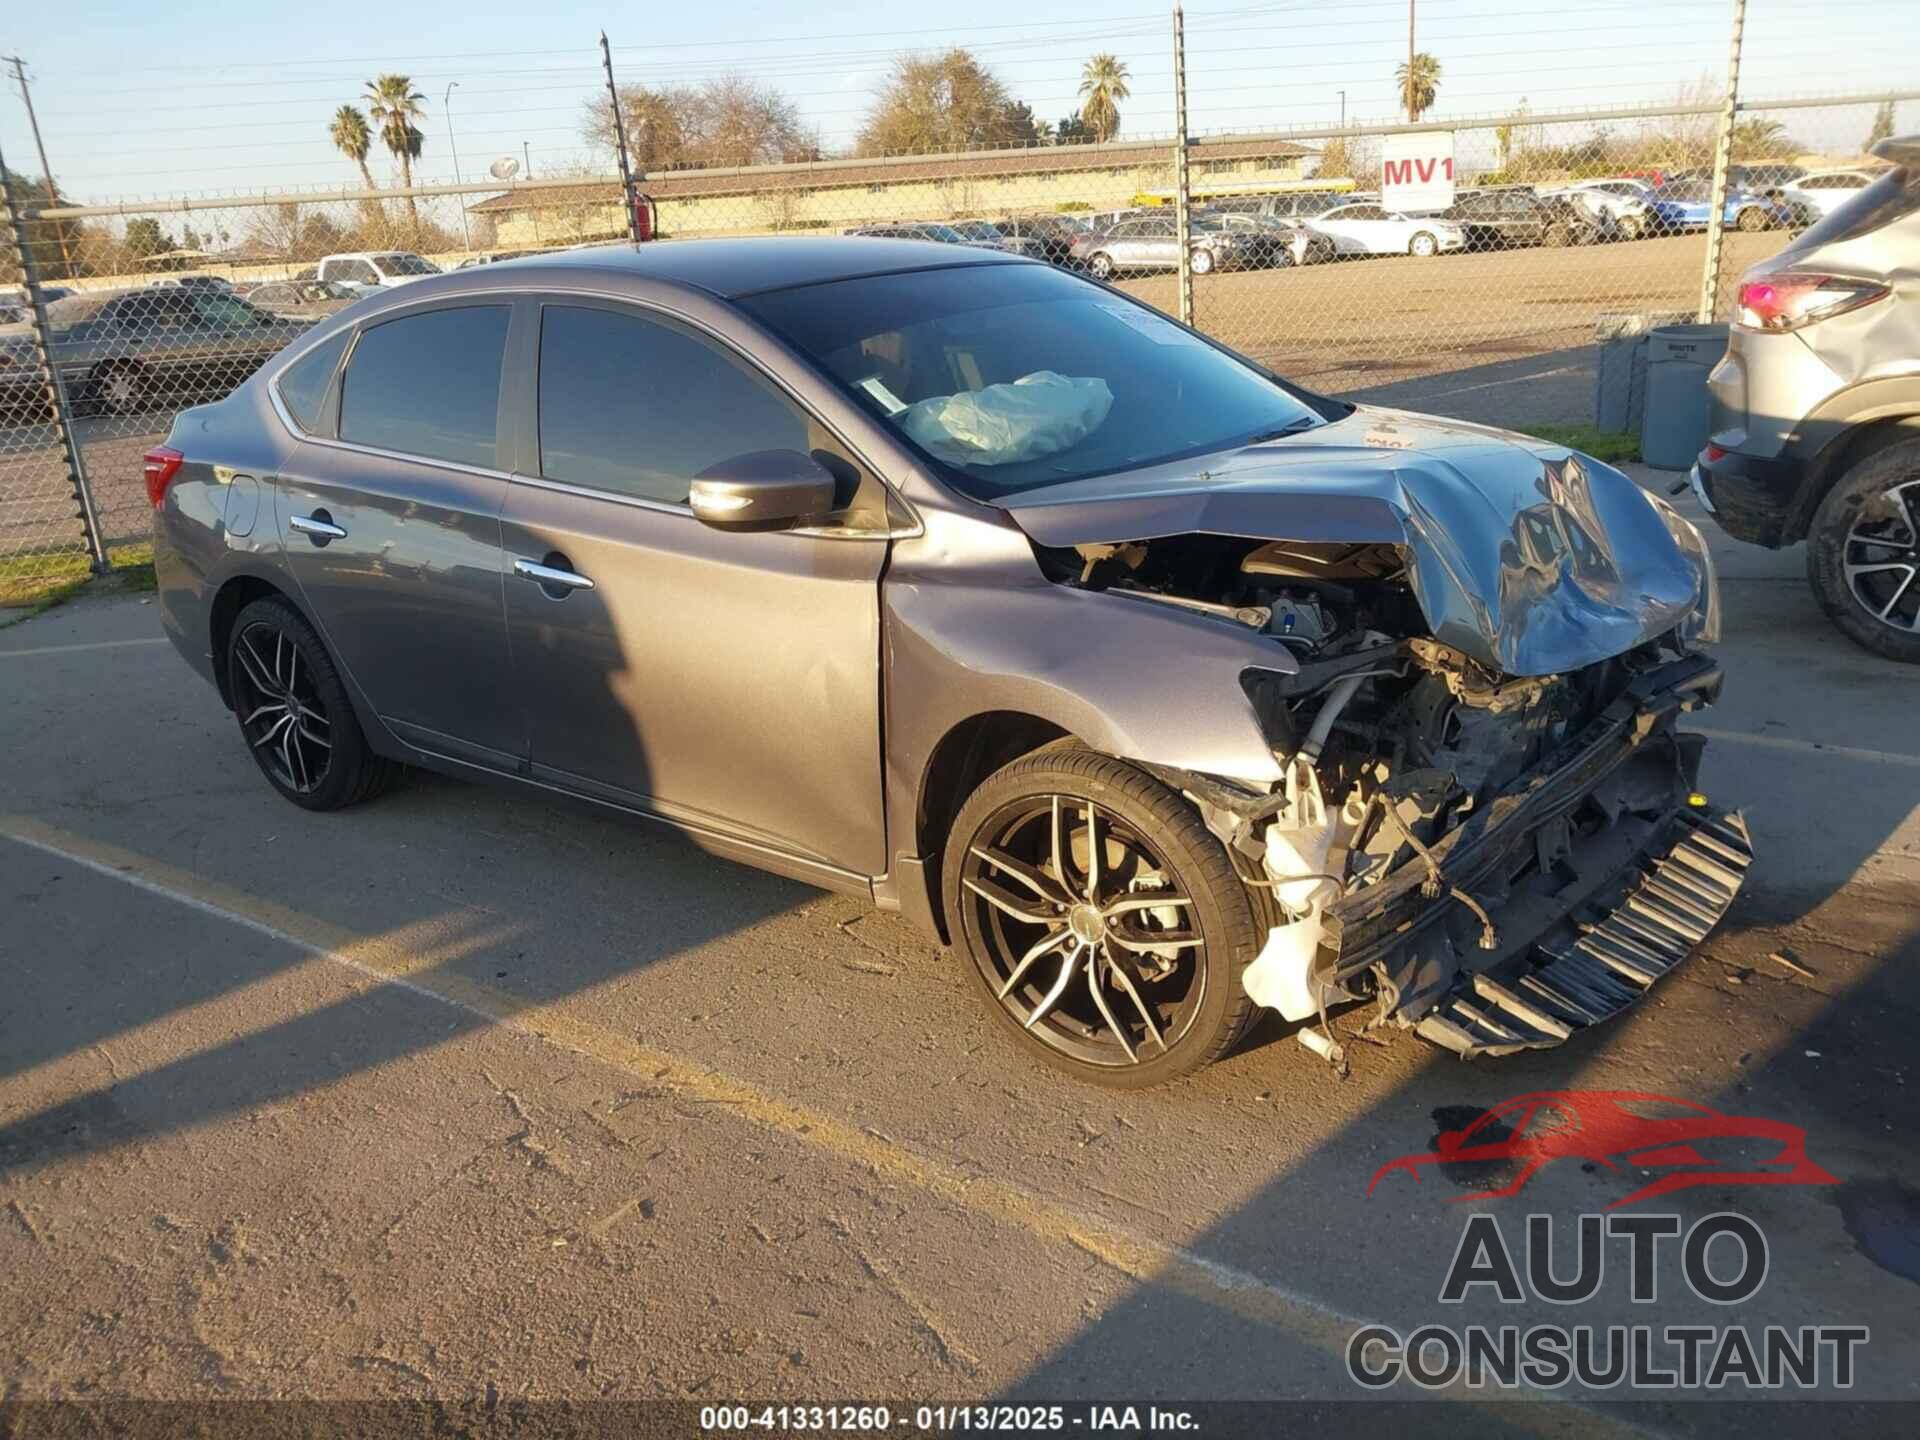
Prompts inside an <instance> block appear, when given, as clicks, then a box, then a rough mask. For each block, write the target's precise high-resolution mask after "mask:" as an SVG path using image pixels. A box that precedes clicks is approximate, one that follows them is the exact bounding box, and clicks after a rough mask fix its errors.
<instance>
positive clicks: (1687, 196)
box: [1661, 180, 1731, 200]
mask: <svg viewBox="0 0 1920 1440" xmlns="http://www.w3.org/2000/svg"><path fill="white" fill-rule="evenodd" d="M1729 188H1731V187H1729ZM1661 198H1663V199H1666V200H1705V199H1706V198H1707V184H1706V182H1705V181H1704V180H1685V181H1682V182H1681V183H1680V184H1678V185H1669V186H1667V188H1666V189H1665V190H1663V191H1661Z"/></svg>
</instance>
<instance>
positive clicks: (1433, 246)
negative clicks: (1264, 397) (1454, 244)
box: [1407, 230, 1440, 260]
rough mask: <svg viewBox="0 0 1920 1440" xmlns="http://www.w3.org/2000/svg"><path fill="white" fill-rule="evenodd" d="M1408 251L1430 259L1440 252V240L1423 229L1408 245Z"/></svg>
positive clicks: (1421, 257)
mask: <svg viewBox="0 0 1920 1440" xmlns="http://www.w3.org/2000/svg"><path fill="white" fill-rule="evenodd" d="M1407 253H1408V254H1409V255H1415V256H1418V257H1419V258H1420V259H1422V260H1426V259H1430V258H1431V257H1432V256H1435V255H1438V254H1439V253H1440V242H1439V241H1438V240H1436V239H1434V238H1433V236H1431V235H1429V234H1428V233H1427V232H1426V231H1425V230H1422V231H1421V232H1420V233H1419V234H1418V235H1416V236H1414V237H1413V239H1412V241H1411V242H1410V243H1409V244H1408V245H1407Z"/></svg>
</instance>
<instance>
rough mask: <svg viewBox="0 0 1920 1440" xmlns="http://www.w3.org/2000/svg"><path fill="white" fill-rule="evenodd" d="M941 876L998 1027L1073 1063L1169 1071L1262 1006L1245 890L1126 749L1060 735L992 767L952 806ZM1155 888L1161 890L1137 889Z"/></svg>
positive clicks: (1089, 1071)
mask: <svg viewBox="0 0 1920 1440" xmlns="http://www.w3.org/2000/svg"><path fill="white" fill-rule="evenodd" d="M1088 807H1091V811H1090V812H1089V809H1088ZM1089 813H1091V815H1092V817H1093V818H1092V820H1091V821H1089V820H1088V818H1087V817H1088V815H1089ZM1096 826H1097V834H1098V836H1099V842H1098V846H1097V848H1096V846H1095V845H1094V843H1092V842H1091V841H1090V839H1089V838H1088V837H1089V836H1090V834H1092V833H1095V827H1096ZM1055 827H1058V828H1057V829H1056V828H1055ZM1056 836H1057V837H1058V838H1057V839H1056V838H1055V837H1056ZM1096 854H1097V855H1098V856H1100V857H1101V860H1100V863H1099V864H1098V866H1097V867H1094V869H1093V870H1092V872H1091V873H1090V870H1089V866H1088V863H1087V862H1088V859H1089V858H1090V857H1092V856H1094V855H1096ZM994 856H998V857H999V859H1000V860H1001V861H1002V862H1008V863H1001V864H996V863H995V860H994V859H993V858H992V857H994ZM1023 876H1024V878H1023ZM943 884H944V888H945V896H946V913H947V916H948V917H949V928H950V931H951V933H952V935H953V943H954V946H955V947H956V948H957V949H958V950H960V951H961V952H962V953H963V954H964V955H966V957H967V970H968V971H969V972H970V973H971V974H972V976H973V978H974V982H975V984H976V987H977V989H978V993H979V994H980V997H981V999H982V1001H983V1002H984V1003H985V1004H986V1006H987V1008H988V1009H989V1010H990V1011H991V1012H992V1014H993V1016H994V1017H995V1019H994V1024H995V1026H996V1028H998V1029H1000V1030H1001V1031H1002V1033H1003V1034H1005V1035H1006V1036H1007V1037H1008V1038H1009V1039H1011V1040H1012V1041H1013V1042H1014V1043H1015V1044H1016V1045H1018V1046H1019V1047H1020V1048H1021V1049H1022V1050H1024V1051H1025V1052H1026V1053H1027V1054H1028V1055H1029V1056H1031V1057H1033V1058H1034V1059H1037V1060H1040V1061H1042V1062H1043V1063H1045V1064H1047V1065H1050V1066H1052V1067H1053V1068H1055V1069H1056V1070H1060V1071H1063V1072H1065V1073H1066V1074H1069V1075H1072V1076H1074V1077H1075V1078H1076V1079H1080V1080H1084V1081H1087V1082H1089V1083H1091V1084H1095V1085H1104V1086H1107V1087H1110V1088H1112V1089H1119V1090H1141V1089H1146V1088H1148V1087H1150V1086H1153V1085H1159V1084H1162V1083H1164V1082H1166V1081H1168V1080H1172V1079H1174V1078H1176V1077H1178V1076H1181V1075H1186V1074H1188V1073H1190V1072H1192V1071H1194V1070H1197V1069H1199V1068H1200V1067H1202V1066H1204V1065H1208V1064H1211V1063H1212V1062H1213V1061H1215V1060H1218V1059H1220V1058H1221V1057H1222V1056H1224V1055H1226V1054H1227V1053H1228V1052H1230V1051H1231V1050H1232V1049H1233V1047H1234V1046H1235V1045H1236V1044H1237V1043H1238V1042H1239V1040H1240V1038H1241V1036H1242V1035H1244V1034H1245V1032H1246V1030H1247V1028H1248V1026H1249V1025H1250V1024H1251V1022H1252V1020H1253V1018H1254V1016H1255V1015H1256V1014H1257V1013H1258V1007H1257V1006H1256V1005H1255V1004H1254V1003H1253V1001H1252V1000H1251V999H1250V998H1249V997H1248V995H1247V993H1246V989H1245V987H1244V986H1243V985H1242V983H1241V979H1240V976H1241V972H1242V971H1243V970H1245V969H1246V967H1247V965H1248V964H1249V963H1251V961H1252V960H1253V958H1254V956H1255V955H1256V954H1258V953H1259V948H1260V944H1261V942H1262V939H1263V926H1262V925H1261V923H1260V922H1258V921H1257V919H1256V912H1255V901H1254V899H1253V897H1252V896H1251V895H1250V894H1249V892H1248V890H1247V888H1246V887H1245V886H1244V885H1242V884H1241V883H1240V880H1239V877H1238V876H1237V875H1236V874H1235V872H1234V868H1233V864H1232V862H1231V860H1229V858H1228V856H1227V852H1226V850H1225V849H1224V848H1223V847H1222V846H1221V844H1220V841H1219V840H1218V839H1217V838H1216V837H1215V836H1214V835H1213V833H1212V832H1211V831H1209V830H1208V829H1207V827H1206V826H1205V824H1203V823H1202V821H1201V819H1200V816H1199V814H1198V813H1197V812H1196V811H1195V810H1194V809H1193V807H1192V806H1191V805H1189V804H1188V803H1187V802H1186V801H1185V800H1184V799H1182V798H1181V797H1180V796H1179V795H1178V794H1176V793H1175V792H1174V791H1173V790H1171V789H1169V788H1168V787H1167V786H1166V785H1163V784H1162V783H1161V782H1160V781H1158V780H1156V779H1155V778H1153V777H1152V776H1150V775H1148V774H1146V773H1145V772H1144V771H1141V770H1138V769H1136V768H1134V767H1133V766H1131V765H1128V764H1127V763H1125V762H1124V761H1120V760H1114V759H1111V758H1109V757H1108V756H1105V755H1099V754H1095V753H1094V752H1093V751H1090V750H1084V749H1081V748H1079V747H1078V746H1075V745H1072V744H1071V743H1066V744H1062V745H1059V746H1050V747H1048V748H1047V749H1044V750H1039V751H1035V752H1034V753H1033V754H1031V755H1027V756H1023V757H1022V758H1021V759H1018V760H1015V761H1013V762H1012V763H1011V764H1009V765H1007V766H1005V767H1004V768H1003V769H1001V770H999V771H997V772H995V773H994V774H993V775H991V776H989V777H988V778H987V779H986V780H985V781H984V782H983V783H982V784H981V785H980V787H979V789H977V790H975V791H974V793H973V794H972V795H971V796H969V797H968V799H967V802H966V804H965V805H963V806H962V807H961V809H960V814H959V815H958V816H957V817H956V818H955V820H954V823H953V829H952V831H951V832H950V834H949V838H948V841H947V847H946V859H945V864H944V875H943ZM974 886H980V887H982V888H983V889H984V890H986V891H988V892H990V893H992V894H994V895H996V896H997V897H998V901H997V902H996V901H993V900H989V899H987V898H986V897H985V895H983V894H982V893H981V891H980V890H976V889H974V888H973V887H974ZM1157 893H1164V894H1165V895H1166V896H1167V897H1168V903H1167V904H1165V905H1159V906H1143V905H1141V904H1140V901H1141V899H1142V897H1145V896H1151V895H1154V894H1157ZM1056 894H1057V897H1058V898H1057V901H1056V899H1055V898H1053V897H1054V896H1055V895H1056ZM1089 897H1092V898H1091V899H1090V898H1089ZM1009 905H1011V906H1012V907H1013V908H1012V910H1009V909H1008V908H1007V907H1008V906H1009ZM1114 906H1119V907H1121V908H1120V909H1119V910H1112V908H1111V907H1114ZM1129 906H1131V907H1132V908H1128V907H1129ZM1103 909H1105V910H1108V911H1110V912H1111V913H1109V914H1108V915H1107V916H1106V918H1105V919H1099V918H1096V916H1098V915H1099V914H1100V913H1101V912H1102V910H1103ZM1016 911H1018V912H1021V913H1028V914H1031V915H1032V917H1033V918H1032V919H1031V920H1025V921H1023V920H1021V919H1019V918H1017V916H1016V914H1015V913H1014V912H1016ZM1089 911H1090V912H1092V913H1085V912H1089ZM1155 935H1164V936H1166V937H1167V940H1166V942H1164V943H1162V944H1160V946H1159V947H1158V953H1154V952H1153V951H1152V950H1151V949H1150V948H1149V947H1151V946H1152V945H1153V943H1154V942H1153V937H1154V936H1155ZM1083 936H1091V937H1094V938H1091V939H1083V938H1082V937H1083ZM1050 939H1053V940H1055V947H1054V948H1047V947H1045V945H1044V943H1043V942H1046V941H1048V940H1050ZM1016 972H1017V973H1016ZM1003 990H1004V991H1005V992H1006V993H1005V994H1004V995H1003V994H1002V992H1003ZM1147 1012H1151V1013H1152V1015H1153V1016H1154V1018H1155V1026H1156V1028H1155V1029H1154V1030H1150V1029H1149V1027H1148V1025H1147V1023H1146V1013H1147ZM1154 1033H1158V1034H1160V1035H1162V1036H1163V1037H1164V1042H1165V1043H1164V1044H1160V1045H1156V1043H1155V1041H1154V1039H1153V1035H1154Z"/></svg>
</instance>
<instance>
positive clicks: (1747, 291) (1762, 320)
mask: <svg viewBox="0 0 1920 1440" xmlns="http://www.w3.org/2000/svg"><path fill="white" fill-rule="evenodd" d="M1887 294H1888V288H1887V287H1886V286H1885V285H1882V284H1880V283H1879V282H1878V281H1874V280H1856V279H1854V278H1853V277H1852V276H1850V275H1816V274H1812V273H1810V272H1807V271H1800V270H1788V271H1782V272H1781V273H1780V274H1778V275H1769V276H1767V277H1766V278H1765V279H1763V280H1748V281H1746V282H1745V283H1744V284H1742V285H1741V287H1740V325H1741V326H1742V328H1744V329H1747V330H1798V329H1799V328H1800V327H1801V326H1803V325H1811V324H1813V322H1814V321H1816V320H1826V319H1829V318H1831V317H1832V316H1835V315H1844V314H1845V313H1846V312H1847V311H1849V310H1858V309H1859V308H1860V307H1861V306H1862V305H1871V304H1872V303H1873V302H1874V301H1876V300H1881V299H1884V298H1885V297H1886V296H1887Z"/></svg>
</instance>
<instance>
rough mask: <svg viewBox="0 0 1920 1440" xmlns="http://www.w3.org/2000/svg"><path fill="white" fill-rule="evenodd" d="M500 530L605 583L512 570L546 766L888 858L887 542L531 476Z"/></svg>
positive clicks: (738, 822)
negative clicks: (759, 529)
mask: <svg viewBox="0 0 1920 1440" xmlns="http://www.w3.org/2000/svg"><path fill="white" fill-rule="evenodd" d="M502 534H503V538H504V541H505V547H506V554H507V564H508V567H509V571H510V572H511V567H512V564H513V561H514V560H515V559H518V558H526V559H529V560H532V561H534V562H536V563H542V562H549V561H553V560H558V561H559V562H561V567H562V568H571V569H573V570H575V571H577V572H578V573H580V574H582V575H584V576H586V577H587V578H588V579H590V580H592V582H593V588H592V589H574V590H570V591H558V590H550V589H549V588H547V587H543V586H542V585H540V584H537V583H535V582H534V581H533V580H530V579H524V578H517V577H513V576H511V574H510V578H509V579H508V580H507V584H506V588H507V601H506V608H507V622H508V634H509V639H510V644H511V647H512V652H513V671H514V689H515V690H516V691H517V692H518V693H519V694H520V695H521V696H522V697H523V698H524V699H525V701H526V704H527V708H528V723H529V727H530V730H531V740H532V749H533V760H534V773H535V774H536V775H541V776H544V777H545V778H548V779H551V780H554V781H556V782H557V783H561V784H566V785H569V786H572V787H573V788H577V789H583V790H586V791H588V792H589V793H603V794H607V795H608V796H609V798H623V799H627V800H629V801H631V800H635V799H637V800H640V801H642V802H643V803H644V804H645V805H646V806H647V808H650V809H653V810H656V811H658V812H659V813H661V814H662V815H665V816H666V817H667V818H669V819H674V820H679V821H683V822H687V823H691V824H695V825H699V826H703V827H708V828H712V829H716V830H719V831H721V832H722V833H726V834H731V835H734V836H737V837H740V838H744V839H746V840H748V841H751V842H755V843H762V844H768V845H771V846H774V847H776V848H779V849H783V850H788V851H792V852H794V853H797V854H800V855H802V856H805V857H807V858H810V859H813V860H817V861H822V862H825V863H827V864H830V865H834V866H837V867H839V868H841V869H845V870H850V871H854V872H857V873H859V874H863V875H878V874H880V873H882V872H883V871H884V870H885V868H886V859H885V849H886V846H885V831H884V825H883V822H882V817H881V808H880V804H881V802H880V749H879V746H880V711H879V704H880V636H879V610H880V607H879V581H880V571H881V567H882V564H883V563H884V560H885V555H886V545H885V544H884V543H883V542H876V541H847V540H832V539H823V538H817V537H811V536H805V535H794V534H779V533H775V534H737V533H728V532H723V531H718V530H714V529H711V528H709V527H708V526H706V525H703V524H701V523H700V522H699V521H698V520H695V519H694V518H693V517H692V515H691V514H688V513H680V512H675V511H672V510H668V509H665V508H658V507H654V506H648V505H640V504H633V503H629V502H626V501H623V500H616V499H612V498H603V497H600V496H595V495H589V494H584V493H575V492H569V491H560V490H555V489H552V488H548V487H546V486H544V485H541V484H537V483H531V482H528V483H523V482H521V481H519V480H516V481H515V482H514V483H513V485H512V486H511V487H510V488H509V492H508V496H507V502H506V511H505V515H504V517H503V524H502ZM555 595H561V596H563V598H557V599H556V598H554V596H555Z"/></svg>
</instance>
